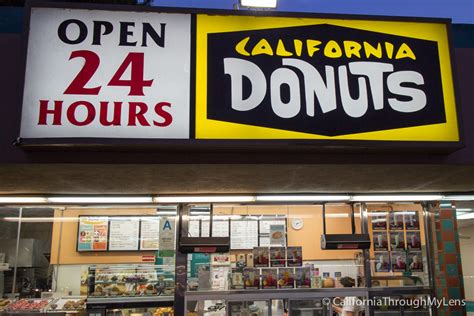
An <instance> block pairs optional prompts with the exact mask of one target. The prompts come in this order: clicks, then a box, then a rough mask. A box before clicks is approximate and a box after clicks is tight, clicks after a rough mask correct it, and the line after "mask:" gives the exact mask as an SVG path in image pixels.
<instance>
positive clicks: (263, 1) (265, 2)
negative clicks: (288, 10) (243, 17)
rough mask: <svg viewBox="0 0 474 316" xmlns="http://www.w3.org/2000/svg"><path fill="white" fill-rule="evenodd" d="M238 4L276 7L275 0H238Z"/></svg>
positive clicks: (255, 6)
mask: <svg viewBox="0 0 474 316" xmlns="http://www.w3.org/2000/svg"><path fill="white" fill-rule="evenodd" d="M240 6H242V7H248V8H269V9H274V8H276V7H277V0H240Z"/></svg>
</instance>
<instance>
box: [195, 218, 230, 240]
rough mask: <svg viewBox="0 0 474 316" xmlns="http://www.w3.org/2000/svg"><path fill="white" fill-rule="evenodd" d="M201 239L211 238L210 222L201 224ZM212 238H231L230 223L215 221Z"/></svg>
mask: <svg viewBox="0 0 474 316" xmlns="http://www.w3.org/2000/svg"><path fill="white" fill-rule="evenodd" d="M201 237H209V221H202V222H201ZM212 237H229V221H228V220H214V221H213V222H212Z"/></svg>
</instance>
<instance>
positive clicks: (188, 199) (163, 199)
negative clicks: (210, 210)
mask: <svg viewBox="0 0 474 316" xmlns="http://www.w3.org/2000/svg"><path fill="white" fill-rule="evenodd" d="M153 201H155V202H156V203H219V202H254V201H255V197H253V196H242V195H235V196H233V195H229V196H221V195H214V196H199V195H198V196H157V197H154V198H153Z"/></svg>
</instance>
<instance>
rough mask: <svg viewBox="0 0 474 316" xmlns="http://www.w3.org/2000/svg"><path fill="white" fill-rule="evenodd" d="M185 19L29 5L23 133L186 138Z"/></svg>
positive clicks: (187, 49) (187, 65)
mask: <svg viewBox="0 0 474 316" xmlns="http://www.w3.org/2000/svg"><path fill="white" fill-rule="evenodd" d="M190 21H191V17H190V15H188V14H172V13H152V12H122V11H106V10H81V9H62V8H32V9H31V19H30V26H29V38H28V52H27V66H26V74H25V88H24V92H23V112H22V124H21V137H23V138H55V137H56V138H57V137H65V138H77V137H81V138H86V137H97V138H148V139H166V138H173V139H176V138H189V111H190V97H189V94H190V93H189V90H190V51H191V47H190V45H191V44H190V43H191V22H190Z"/></svg>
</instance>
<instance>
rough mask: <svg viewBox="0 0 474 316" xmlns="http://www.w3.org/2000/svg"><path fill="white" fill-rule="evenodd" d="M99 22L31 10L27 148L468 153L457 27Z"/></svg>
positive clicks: (233, 18) (88, 15)
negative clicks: (435, 147)
mask: <svg viewBox="0 0 474 316" xmlns="http://www.w3.org/2000/svg"><path fill="white" fill-rule="evenodd" d="M94 8H95V9H94V10H90V9H88V7H87V6H84V5H77V7H76V8H74V9H71V8H59V7H42V6H33V7H32V8H31V13H30V21H29V28H28V31H29V34H28V50H27V59H26V72H25V86H24V95H23V112H22V126H21V138H24V139H59V138H67V139H69V142H72V143H78V144H79V143H81V142H80V140H79V139H84V138H86V139H89V140H90V139H92V142H94V140H93V139H96V140H97V139H101V143H107V140H105V142H104V139H112V138H115V139H147V140H151V141H152V142H153V141H157V140H166V139H186V140H187V141H184V142H180V144H182V145H183V146H186V143H187V142H189V143H201V142H202V143H205V144H209V141H212V140H228V141H229V142H233V141H243V142H245V141H253V140H262V141H266V140H285V141H287V140H307V141H317V142H319V141H323V142H324V143H327V141H329V142H330V143H331V144H342V143H349V142H353V141H356V143H358V142H360V141H362V142H363V143H364V146H367V144H369V146H370V144H377V143H380V142H387V141H388V142H393V143H421V142H423V143H433V144H434V143H436V144H440V146H444V145H447V146H452V145H454V146H459V144H460V143H461V142H460V135H459V128H458V114H457V112H456V102H455V92H454V84H453V77H452V64H451V57H450V55H451V53H450V45H449V34H448V33H449V28H448V27H449V24H448V23H447V21H445V20H426V19H420V20H418V19H408V20H405V21H402V20H399V19H398V20H395V19H388V20H387V19H386V18H376V17H374V18H370V19H369V18H357V17H344V18H340V17H334V16H329V17H324V18H320V17H316V16H314V15H302V16H293V17H286V16H279V15H278V14H274V13H263V14H262V13H261V12H259V14H258V16H251V15H250V14H251V13H249V12H245V13H242V12H229V11H214V12H212V14H196V13H193V12H189V13H187V12H186V13H176V12H173V11H172V10H170V9H167V10H163V9H159V8H149V9H146V10H143V8H141V9H140V11H139V12H134V11H126V10H125V8H122V9H120V10H117V8H120V7H116V6H114V8H113V9H110V10H106V9H103V7H94ZM97 8H99V9H97ZM101 8H102V9H101ZM106 8H108V7H106ZM110 8H111V7H110ZM128 8H129V9H130V8H132V9H133V7H128ZM164 11H166V12H164ZM70 139H72V141H71V140H70ZM76 140H77V141H76ZM38 141H39V142H41V140H38ZM323 142H321V143H323ZM46 143H47V142H46ZM216 143H217V144H222V143H221V142H216ZM249 143H251V142H249ZM157 144H159V142H157Z"/></svg>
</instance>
